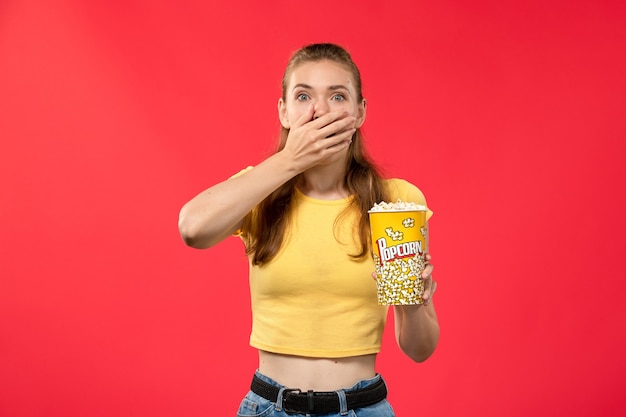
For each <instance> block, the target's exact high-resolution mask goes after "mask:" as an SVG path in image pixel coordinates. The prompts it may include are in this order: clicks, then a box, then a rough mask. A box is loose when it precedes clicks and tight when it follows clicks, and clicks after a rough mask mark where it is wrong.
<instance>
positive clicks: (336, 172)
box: [298, 164, 349, 200]
mask: <svg viewBox="0 0 626 417" xmlns="http://www.w3.org/2000/svg"><path fill="white" fill-rule="evenodd" d="M298 189H299V190H300V191H301V192H302V193H303V194H304V195H306V196H309V197H311V198H317V199H320V200H340V199H342V198H346V197H348V196H349V191H348V190H347V189H346V187H345V165H339V164H334V165H326V166H316V167H313V168H311V169H309V170H307V171H305V172H303V173H302V177H301V179H300V181H299V183H298Z"/></svg>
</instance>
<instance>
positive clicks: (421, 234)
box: [368, 201, 428, 305]
mask: <svg viewBox="0 0 626 417" xmlns="http://www.w3.org/2000/svg"><path fill="white" fill-rule="evenodd" d="M427 211H428V209H427V208H426V207H425V206H422V205H418V204H414V203H409V202H402V201H398V202H397V203H380V204H376V205H374V207H372V209H371V210H369V212H368V213H369V219H370V227H371V230H372V252H373V256H374V262H375V268H376V278H377V280H376V281H377V286H378V304H380V305H410V304H422V303H423V299H422V294H423V293H424V280H423V279H422V272H423V271H424V266H425V260H424V253H425V252H426V251H427V247H426V244H427V236H428V230H427V228H426V227H427V226H426V213H427Z"/></svg>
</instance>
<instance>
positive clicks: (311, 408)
mask: <svg viewBox="0 0 626 417" xmlns="http://www.w3.org/2000/svg"><path fill="white" fill-rule="evenodd" d="M306 411H307V413H311V414H313V413H314V412H315V401H314V400H313V390H312V389H310V390H308V391H307V392H306Z"/></svg>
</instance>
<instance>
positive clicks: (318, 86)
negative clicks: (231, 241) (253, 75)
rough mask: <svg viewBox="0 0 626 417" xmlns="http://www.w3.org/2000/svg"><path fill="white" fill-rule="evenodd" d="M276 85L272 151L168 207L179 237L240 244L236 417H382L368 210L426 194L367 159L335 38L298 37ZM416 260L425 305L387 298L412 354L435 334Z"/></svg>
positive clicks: (385, 407)
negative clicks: (246, 303) (243, 346)
mask: <svg viewBox="0 0 626 417" xmlns="http://www.w3.org/2000/svg"><path fill="white" fill-rule="evenodd" d="M282 90H283V91H282V97H281V98H280V99H279V100H278V115H279V118H280V122H281V124H282V132H281V138H280V142H279V146H278V149H277V151H276V153H274V154H273V155H271V156H270V157H268V158H267V159H265V160H264V161H263V162H261V163H260V164H258V165H257V166H255V167H252V168H251V167H249V168H248V169H245V170H244V171H242V172H240V173H239V174H237V175H234V176H233V177H231V178H229V179H227V180H226V181H224V182H221V183H219V184H217V185H214V186H212V187H210V188H209V189H207V190H205V191H203V192H201V193H200V194H198V195H197V196H196V197H194V198H193V199H192V200H191V201H189V202H188V203H187V204H185V205H184V207H183V208H182V209H181V212H180V219H179V230H180V233H181V235H182V237H183V239H184V241H185V243H186V244H187V245H189V246H192V247H194V248H208V247H211V246H213V245H215V244H217V243H218V242H220V241H222V240H223V239H225V238H226V237H228V236H231V235H238V236H240V237H241V239H242V240H243V242H244V243H245V247H246V251H247V253H248V256H249V260H250V290H251V300H252V312H253V323H252V334H251V337H250V344H251V345H252V346H253V347H255V348H257V349H258V352H259V366H258V369H257V370H256V372H255V373H254V376H253V381H252V386H251V390H250V392H248V394H247V395H246V397H245V398H244V399H243V401H242V403H241V406H240V408H239V411H238V414H237V415H238V416H273V417H280V416H287V415H290V416H294V415H295V416H299V415H301V416H309V415H315V416H318V415H325V416H335V415H336V416H340V415H341V416H345V415H352V416H355V415H356V416H359V417H368V416H377V417H384V416H393V415H394V414H393V410H392V409H391V406H390V405H389V403H388V402H387V400H386V394H387V391H386V387H385V384H384V382H383V380H382V378H381V376H380V375H379V374H377V372H376V355H377V353H378V352H379V350H380V345H381V340H382V333H383V328H384V325H385V320H386V317H387V307H385V306H379V305H378V303H377V298H376V297H377V295H376V283H375V281H374V280H373V279H372V272H373V271H374V263H373V260H372V257H371V247H370V235H369V233H370V230H369V223H368V214H367V211H368V210H369V209H370V208H371V207H372V206H373V205H374V204H375V203H377V202H381V201H396V200H398V199H402V200H403V201H413V202H415V203H417V204H423V205H426V201H425V199H424V196H423V194H422V193H421V191H420V190H419V189H418V188H417V187H415V186H414V185H412V184H410V183H408V182H406V181H404V180H400V179H383V178H381V176H380V175H379V174H378V171H377V169H376V168H375V166H374V165H373V164H372V162H371V161H370V160H369V159H368V157H367V155H366V152H365V149H364V145H363V140H362V136H361V134H360V131H359V128H360V127H361V126H362V125H363V122H364V121H365V114H366V102H365V99H364V98H363V96H362V93H361V77H360V74H359V70H358V68H357V67H356V65H355V64H354V62H353V61H352V59H351V57H350V55H349V54H348V52H347V51H346V50H344V49H343V48H341V47H340V46H337V45H334V44H312V45H308V46H305V47H304V48H302V49H300V50H299V51H297V52H296V53H295V54H294V55H293V56H292V59H291V60H290V62H289V64H288V66H287V68H286V70H285V74H284V77H283V83H282ZM429 215H430V212H429ZM426 259H427V266H426V269H425V271H424V274H423V277H424V279H425V293H424V296H423V298H424V304H423V305H411V306H394V321H395V333H396V339H397V342H398V345H399V346H400V348H401V349H402V351H403V352H405V353H406V354H407V355H408V356H409V357H410V358H411V359H413V360H414V361H416V362H421V361H424V360H426V359H427V358H428V357H429V356H430V355H431V354H432V353H433V351H434V349H435V347H436V345H437V341H438V338H439V325H438V322H437V316H436V314H435V309H434V306H433V303H432V295H433V293H434V290H435V288H436V284H435V283H434V281H432V279H431V276H430V275H431V273H432V269H433V268H432V265H431V264H430V255H428V254H427V255H426Z"/></svg>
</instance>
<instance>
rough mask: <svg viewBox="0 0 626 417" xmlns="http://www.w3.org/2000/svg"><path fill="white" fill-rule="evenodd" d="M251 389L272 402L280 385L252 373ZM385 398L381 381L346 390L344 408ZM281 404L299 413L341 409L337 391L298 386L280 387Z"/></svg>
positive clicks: (288, 410)
mask: <svg viewBox="0 0 626 417" xmlns="http://www.w3.org/2000/svg"><path fill="white" fill-rule="evenodd" d="M250 389H251V390H252V392H254V393H255V394H257V395H260V396H261V397H263V398H265V399H266V400H269V401H272V402H274V403H275V402H276V400H278V392H279V391H280V388H278V387H276V386H274V385H272V384H269V383H267V382H265V381H263V380H262V379H261V378H259V377H257V376H256V375H255V376H254V378H252V385H251V387H250ZM385 398H387V386H386V385H385V381H383V380H382V378H381V379H380V380H378V381H377V382H376V383H374V384H372V385H370V386H368V387H365V388H362V389H358V390H354V391H347V392H346V402H347V404H348V407H347V408H348V410H352V409H355V408H361V407H367V406H369V405H372V404H376V403H377V402H379V401H382V400H384V399H385ZM282 408H283V409H284V410H285V412H287V413H300V414H327V413H338V412H340V411H341V408H340V405H339V395H338V394H337V393H336V392H334V391H328V392H323V391H310V390H309V391H301V390H300V389H298V388H295V389H294V388H287V389H285V390H284V391H283V401H282Z"/></svg>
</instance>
